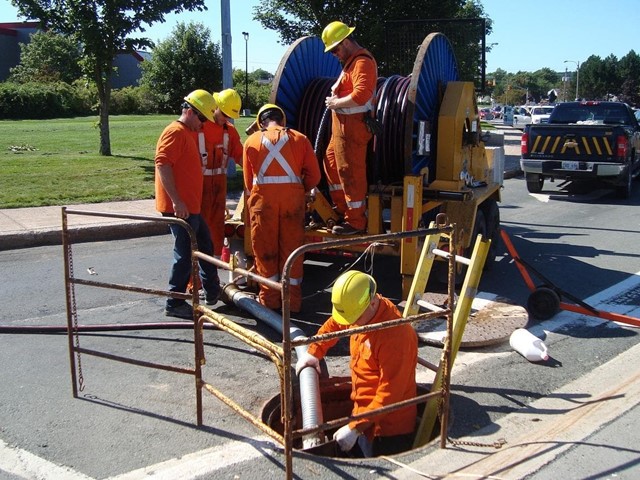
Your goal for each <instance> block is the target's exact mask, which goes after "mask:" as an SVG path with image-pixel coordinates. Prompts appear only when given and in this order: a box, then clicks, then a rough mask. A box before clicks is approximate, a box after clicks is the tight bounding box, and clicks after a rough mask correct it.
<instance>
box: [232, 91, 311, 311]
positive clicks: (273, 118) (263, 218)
mask: <svg viewBox="0 0 640 480" xmlns="http://www.w3.org/2000/svg"><path fill="white" fill-rule="evenodd" d="M257 125H258V127H259V128H260V130H259V131H257V132H254V133H253V134H251V135H250V136H249V138H248V139H247V140H246V142H245V144H244V156H243V161H242V168H243V173H244V185H245V196H247V207H248V210H249V219H250V222H249V223H250V225H251V246H252V248H253V254H254V259H255V267H256V273H258V275H261V276H263V277H266V278H269V279H271V280H274V281H279V280H280V273H281V272H282V268H283V266H284V263H285V261H286V260H287V257H288V256H289V255H290V254H291V252H293V251H294V250H295V249H296V248H298V247H299V246H301V245H303V244H304V221H305V212H306V195H307V194H308V193H309V192H310V191H311V189H313V188H314V187H315V186H316V185H317V184H318V182H319V181H320V166H319V164H318V159H317V158H316V156H315V153H314V151H313V147H312V146H311V142H310V141H309V139H308V138H307V137H306V136H305V135H303V134H302V133H300V132H298V131H296V130H293V129H290V128H286V127H285V125H286V117H285V114H284V111H283V110H282V109H281V108H280V107H278V106H277V105H274V104H269V103H268V104H266V105H264V106H262V107H261V108H260V110H259V111H258V115H257ZM302 262H303V258H302V257H299V258H298V260H297V261H296V262H295V263H294V265H293V267H292V269H291V278H290V286H291V288H290V300H291V303H290V310H291V311H292V312H299V311H300V309H301V307H302V286H301V284H302V270H303V268H302ZM258 298H259V301H260V303H261V304H263V305H264V306H266V307H268V308H271V309H274V310H277V309H279V308H280V307H281V305H282V300H281V297H280V292H279V291H277V290H274V289H272V288H269V287H268V286H265V285H260V293H259V294H258Z"/></svg>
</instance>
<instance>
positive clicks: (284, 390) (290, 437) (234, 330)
mask: <svg viewBox="0 0 640 480" xmlns="http://www.w3.org/2000/svg"><path fill="white" fill-rule="evenodd" d="M69 215H88V216H98V217H111V218H120V219H129V220H139V221H150V222H164V223H166V224H177V225H180V226H182V227H183V228H185V229H186V230H187V232H188V233H189V236H190V239H191V248H192V271H198V261H200V260H202V261H207V262H210V263H212V264H214V265H215V266H216V267H218V268H222V269H225V270H229V271H232V272H233V273H234V274H236V275H241V276H244V277H246V278H247V279H249V280H252V281H254V282H256V283H259V284H266V285H269V286H270V287H271V288H274V289H276V290H278V291H280V292H281V295H282V343H281V344H277V343H273V342H271V341H269V340H268V339H266V338H264V337H263V336H261V335H260V334H258V333H256V332H254V331H251V330H249V329H247V328H245V327H243V326H241V325H239V324H237V323H236V322H234V321H232V320H230V319H228V318H226V317H224V316H222V315H220V314H218V313H217V312H215V311H213V310H211V309H210V308H207V307H206V306H205V305H201V304H200V303H199V297H198V292H197V290H195V289H194V292H193V293H192V294H186V293H176V292H169V291H165V290H157V289H149V288H142V287H133V286H129V285H123V284H117V283H107V282H98V281H91V280H86V279H80V278H76V277H75V276H74V270H73V253H72V248H71V245H72V243H73V242H72V240H73V238H72V233H71V232H70V230H69V228H68V216H69ZM62 226H63V229H62V230H63V232H62V235H63V249H64V254H65V265H64V266H65V289H66V301H67V327H68V328H67V331H68V342H69V357H70V367H71V378H72V385H73V396H74V397H77V396H78V389H80V390H82V388H83V376H82V367H81V355H82V354H84V355H92V356H96V357H100V358H104V359H109V360H115V361H119V362H123V363H127V364H133V365H137V366H144V367H149V368H156V369H160V370H166V371H172V372H176V373H181V374H188V375H192V376H194V378H195V380H196V382H195V383H196V418H197V420H196V421H197V425H198V426H201V425H202V424H203V401H202V400H203V398H202V397H203V390H206V391H208V392H209V393H211V394H212V395H214V396H215V397H216V398H218V399H219V400H220V401H222V402H223V403H224V404H225V405H227V406H228V407H230V408H231V409H232V410H233V411H234V412H235V413H237V414H238V415H240V416H241V417H243V418H244V419H245V420H248V421H249V422H250V423H252V424H253V425H254V426H256V427H257V428H258V429H259V430H261V431H262V432H263V433H266V434H267V435H269V436H270V437H271V438H273V439H274V440H275V441H277V442H278V443H280V444H281V445H283V447H284V453H285V472H286V478H287V479H291V478H293V448H294V447H293V445H294V441H295V440H296V439H299V438H301V437H303V436H305V435H308V434H311V433H314V432H320V431H326V430H330V429H333V428H336V427H339V426H341V425H344V424H346V423H348V422H350V421H352V420H355V419H360V418H368V417H372V416H375V415H379V414H381V413H388V412H391V411H395V410H398V409H401V408H405V407H407V406H409V405H415V404H420V403H425V402H428V401H430V400H437V401H438V404H439V408H438V414H439V416H440V420H441V421H440V437H441V445H442V446H444V444H445V439H446V428H447V422H446V415H447V414H448V398H449V388H450V384H449V379H450V373H451V368H452V360H451V358H450V356H451V348H450V341H449V340H446V341H445V343H444V348H443V353H442V361H441V366H442V367H443V368H444V370H442V371H441V372H440V373H442V375H443V376H442V381H441V382H440V383H439V385H438V388H439V390H437V391H431V392H430V393H427V394H423V395H418V396H416V397H415V398H412V399H408V400H404V401H401V402H398V403H395V404H392V405H388V406H385V407H382V408H380V409H376V410H372V411H371V412H367V413H366V414H361V415H356V416H349V417H344V418H338V419H333V420H330V421H327V422H323V423H322V424H320V425H316V426H313V427H306V428H294V406H295V405H294V391H293V378H292V364H291V357H292V355H291V351H292V349H294V348H295V347H297V346H300V345H309V344H311V343H313V342H317V341H322V340H328V339H331V338H337V337H346V336H349V335H353V334H356V333H362V332H369V331H375V330H381V329H386V328H392V327H395V326H398V325H402V324H405V323H414V322H418V321H423V320H429V319H435V318H442V317H446V319H447V331H448V332H451V331H452V323H453V313H454V312H453V310H452V306H453V305H454V290H453V285H454V284H455V261H456V256H455V255H450V256H449V258H448V259H447V260H448V262H449V291H448V297H449V299H448V302H447V308H444V309H443V310H440V311H437V312H428V313H421V314H416V315H410V316H406V317H405V318H400V319H397V320H391V321H387V322H383V323H380V324H375V325H365V326H362V327H355V328H350V329H347V330H345V331H341V332H333V333H328V334H325V335H314V336H310V337H297V338H295V339H292V338H291V335H290V330H291V319H290V296H289V289H290V272H291V268H292V266H293V264H294V262H295V261H296V260H297V259H298V258H299V257H301V256H303V255H305V254H306V253H309V252H312V251H313V252H318V251H322V250H330V249H334V250H335V249H340V248H342V247H348V246H351V245H356V244H364V243H367V244H370V245H375V244H377V243H380V244H383V243H385V242H386V243H388V242H404V241H408V240H410V239H416V238H422V237H427V236H428V235H432V234H444V236H445V237H446V238H448V242H449V243H448V248H449V251H450V252H455V251H457V250H458V249H457V248H456V247H457V244H456V233H455V227H454V226H452V225H444V224H439V225H436V226H435V227H433V228H429V229H423V230H413V231H405V232H395V233H386V234H378V235H370V236H359V237H353V238H345V239H338V240H329V241H325V242H320V243H314V244H307V245H303V246H301V247H299V248H298V249H296V250H295V251H294V252H293V253H292V254H291V255H290V256H289V258H288V259H287V261H286V262H285V265H284V268H283V272H282V280H281V281H280V282H274V281H272V280H269V279H267V278H264V277H261V276H259V275H257V274H255V273H254V272H252V271H249V270H246V269H242V268H231V266H230V265H229V264H228V263H226V262H222V261H220V260H218V259H215V258H213V257H211V256H209V255H206V254H204V253H202V252H200V251H198V249H197V242H196V241H195V234H194V232H193V230H192V229H191V227H190V226H189V224H188V223H187V222H185V221H184V220H181V219H177V218H174V217H151V216H141V215H128V214H113V213H104V212H93V211H84V210H74V209H69V208H66V207H63V209H62ZM75 285H85V286H93V287H98V288H111V289H117V290H125V291H130V292H137V293H144V294H150V295H156V296H170V297H174V298H183V299H191V300H192V301H193V306H194V308H193V310H194V323H193V331H194V366H193V367H192V368H186V367H182V366H175V365H167V364H160V363H155V362H148V361H144V360H139V359H133V358H129V357H124V356H121V355H115V354H111V353H108V352H101V351H97V350H92V349H86V348H82V347H80V345H79V333H80V332H79V328H78V319H77V309H76V303H75V288H74V287H75ZM410 300H411V299H408V301H410ZM207 324H210V325H213V326H214V327H217V328H218V329H220V330H221V331H223V332H226V333H228V334H230V335H232V336H233V337H235V338H237V339H239V340H240V341H242V342H245V343H246V344H247V345H249V346H251V347H252V348H254V349H256V350H258V351H260V352H261V353H263V354H264V355H265V356H267V357H268V358H269V359H270V360H271V361H272V362H273V363H274V365H275V367H276V371H277V375H278V378H279V380H280V396H281V403H280V405H281V421H282V425H283V431H282V433H279V432H278V431H276V430H274V429H273V428H272V427H271V426H269V425H266V424H265V423H264V422H263V421H262V420H261V419H260V418H258V417H257V416H256V415H254V414H253V413H252V412H250V411H249V410H247V409H245V408H244V407H243V406H241V405H240V404H239V403H238V402H236V401H235V400H234V399H232V398H231V397H230V396H228V395H226V394H224V393H223V392H222V391H220V390H219V389H218V388H216V387H215V386H213V385H212V384H211V383H208V382H206V381H205V380H204V379H203V372H202V366H203V365H204V364H205V363H206V359H205V355H204V330H205V328H204V327H205V326H206V325H207ZM447 337H448V339H450V338H451V334H448V335H447ZM419 364H421V365H424V366H426V367H427V368H430V369H432V370H433V369H434V367H435V366H434V365H431V364H429V363H428V362H419Z"/></svg>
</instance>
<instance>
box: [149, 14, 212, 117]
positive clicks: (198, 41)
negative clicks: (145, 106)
mask: <svg viewBox="0 0 640 480" xmlns="http://www.w3.org/2000/svg"><path fill="white" fill-rule="evenodd" d="M210 38H211V32H210V30H209V29H208V28H206V27H205V26H204V25H203V24H202V23H190V24H188V25H186V24H184V23H178V24H177V25H176V26H175V28H174V29H173V30H172V32H171V35H170V36H169V37H168V38H167V39H166V40H164V41H162V42H160V43H158V45H157V46H156V48H155V49H154V50H153V56H152V57H151V59H150V60H148V61H146V62H143V63H142V65H141V68H142V78H141V79H140V85H141V86H143V87H145V88H147V89H148V90H149V91H151V92H154V95H155V96H156V97H157V100H158V102H159V107H160V111H164V112H175V111H176V109H177V108H178V107H179V105H180V103H181V102H182V101H183V98H184V96H185V95H186V94H188V93H189V92H191V91H193V90H195V89H197V88H202V89H205V90H207V91H210V92H212V91H216V90H221V85H222V56H221V54H220V47H219V45H218V44H217V43H212V42H211V40H210Z"/></svg>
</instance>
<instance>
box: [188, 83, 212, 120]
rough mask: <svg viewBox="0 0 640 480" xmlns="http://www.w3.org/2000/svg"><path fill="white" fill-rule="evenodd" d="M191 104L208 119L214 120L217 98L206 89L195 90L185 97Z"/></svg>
mask: <svg viewBox="0 0 640 480" xmlns="http://www.w3.org/2000/svg"><path fill="white" fill-rule="evenodd" d="M184 99H185V100H186V101H187V103H188V104H189V105H191V106H192V107H193V108H195V109H196V110H198V111H199V112H200V113H201V114H202V115H204V116H205V117H206V118H207V120H209V121H210V122H213V112H215V111H216V108H218V105H217V104H216V100H215V99H214V98H213V95H211V94H210V93H209V92H207V91H206V90H201V89H199V90H194V91H193V92H191V93H190V94H189V95H187V96H186V97H184Z"/></svg>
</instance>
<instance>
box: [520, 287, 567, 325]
mask: <svg viewBox="0 0 640 480" xmlns="http://www.w3.org/2000/svg"><path fill="white" fill-rule="evenodd" d="M527 310H528V311H529V314H530V315H531V316H532V317H533V318H535V319H537V320H549V319H550V318H551V317H553V316H554V315H555V314H556V313H558V311H559V310H560V295H558V293H557V292H556V291H555V290H554V289H553V288H549V287H547V286H541V287H538V288H536V289H535V291H533V292H532V293H531V295H529V298H528V299H527Z"/></svg>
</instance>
